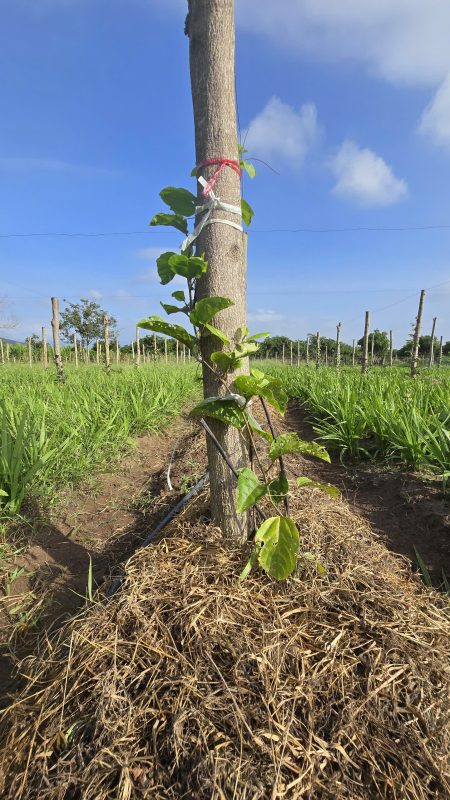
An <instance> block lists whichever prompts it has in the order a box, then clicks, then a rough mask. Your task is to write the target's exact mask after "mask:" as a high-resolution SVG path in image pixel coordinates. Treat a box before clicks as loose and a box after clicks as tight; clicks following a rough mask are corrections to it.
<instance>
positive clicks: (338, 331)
mask: <svg viewBox="0 0 450 800" xmlns="http://www.w3.org/2000/svg"><path fill="white" fill-rule="evenodd" d="M341 325H342V323H341V322H338V324H337V325H336V369H339V367H340V366H341Z"/></svg>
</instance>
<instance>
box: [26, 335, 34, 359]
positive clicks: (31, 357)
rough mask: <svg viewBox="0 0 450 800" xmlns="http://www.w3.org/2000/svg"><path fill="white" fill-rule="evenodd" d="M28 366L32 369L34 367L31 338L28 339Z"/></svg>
mask: <svg viewBox="0 0 450 800" xmlns="http://www.w3.org/2000/svg"><path fill="white" fill-rule="evenodd" d="M27 341H28V364H29V366H30V367H32V366H33V351H32V349H31V336H29V337H28V340H27Z"/></svg>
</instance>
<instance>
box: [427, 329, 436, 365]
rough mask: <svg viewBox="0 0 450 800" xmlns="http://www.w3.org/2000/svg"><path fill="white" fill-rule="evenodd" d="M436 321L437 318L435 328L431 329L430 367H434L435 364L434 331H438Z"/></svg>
mask: <svg viewBox="0 0 450 800" xmlns="http://www.w3.org/2000/svg"><path fill="white" fill-rule="evenodd" d="M436 319H437V317H433V327H432V328H431V339H430V355H429V358H428V366H429V367H432V366H433V364H434V331H435V329H436Z"/></svg>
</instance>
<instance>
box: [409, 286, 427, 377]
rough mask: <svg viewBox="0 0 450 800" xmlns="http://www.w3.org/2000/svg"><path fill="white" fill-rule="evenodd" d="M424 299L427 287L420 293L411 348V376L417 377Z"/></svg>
mask: <svg viewBox="0 0 450 800" xmlns="http://www.w3.org/2000/svg"><path fill="white" fill-rule="evenodd" d="M424 301H425V289H422V291H421V293H420V300H419V308H418V311H417V317H416V326H415V328H414V337H413V346H412V350H411V378H416V377H417V361H418V358H419V339H420V328H421V325H422V314H423V304H424Z"/></svg>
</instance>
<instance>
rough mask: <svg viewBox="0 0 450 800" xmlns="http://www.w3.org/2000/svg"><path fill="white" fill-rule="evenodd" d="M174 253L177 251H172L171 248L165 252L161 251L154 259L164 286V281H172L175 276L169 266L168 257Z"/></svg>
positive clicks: (174, 254)
mask: <svg viewBox="0 0 450 800" xmlns="http://www.w3.org/2000/svg"><path fill="white" fill-rule="evenodd" d="M176 255H177V253H174V252H173V251H172V250H168V252H167V253H161V255H160V256H158V258H157V259H156V268H157V270H158V275H159V277H160V279H161V283H162V284H163V286H165V284H166V283H170V281H172V280H173V279H174V277H175V273H174V271H173V269H171V268H170V267H169V258H172V256H176ZM172 296H173V295H172Z"/></svg>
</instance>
